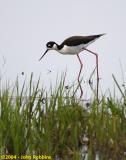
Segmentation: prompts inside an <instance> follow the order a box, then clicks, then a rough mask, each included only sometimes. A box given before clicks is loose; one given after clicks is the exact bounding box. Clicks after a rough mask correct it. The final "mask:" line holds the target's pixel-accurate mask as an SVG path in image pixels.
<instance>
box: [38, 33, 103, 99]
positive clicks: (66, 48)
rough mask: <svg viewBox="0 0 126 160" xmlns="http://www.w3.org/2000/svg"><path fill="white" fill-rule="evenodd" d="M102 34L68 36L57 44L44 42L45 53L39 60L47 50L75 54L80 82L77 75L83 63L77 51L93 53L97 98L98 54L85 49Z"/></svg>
mask: <svg viewBox="0 0 126 160" xmlns="http://www.w3.org/2000/svg"><path fill="white" fill-rule="evenodd" d="M103 35H104V34H99V35H91V36H72V37H69V38H67V39H66V40H64V41H63V42H62V43H61V44H60V45H58V44H57V43H56V42H54V41H49V42H48V43H47V44H46V47H47V50H46V51H45V53H44V54H43V55H42V57H41V58H40V59H39V60H41V59H42V58H43V57H44V56H45V54H46V53H47V52H48V51H49V50H56V51H57V52H59V53H61V54H64V55H77V57H78V60H79V62H80V65H81V68H80V72H79V75H78V82H80V81H79V77H80V74H81V71H82V67H83V64H82V62H81V59H80V57H79V53H80V52H82V51H83V50H86V51H88V52H90V53H92V54H93V55H95V56H96V67H97V98H98V82H99V73H98V54H97V53H94V52H92V51H90V50H89V49H87V46H88V45H90V44H91V43H93V42H94V41H95V40H96V39H98V38H99V37H101V36H103ZM80 89H81V96H80V97H82V95H83V90H82V87H81V86H80Z"/></svg>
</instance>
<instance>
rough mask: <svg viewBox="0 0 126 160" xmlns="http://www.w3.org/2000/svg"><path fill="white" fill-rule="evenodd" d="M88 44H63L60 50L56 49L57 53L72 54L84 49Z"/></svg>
mask: <svg viewBox="0 0 126 160" xmlns="http://www.w3.org/2000/svg"><path fill="white" fill-rule="evenodd" d="M87 46H88V44H86V45H84V44H81V45H78V46H66V45H64V47H63V48H62V49H61V50H58V52H59V53H61V54H69V55H74V54H78V53H80V52H81V51H83V50H84V48H86V47H87Z"/></svg>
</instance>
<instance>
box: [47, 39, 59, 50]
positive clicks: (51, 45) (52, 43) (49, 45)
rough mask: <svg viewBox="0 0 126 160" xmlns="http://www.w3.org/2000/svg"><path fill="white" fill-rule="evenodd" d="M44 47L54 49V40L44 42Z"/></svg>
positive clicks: (55, 46) (55, 45)
mask: <svg viewBox="0 0 126 160" xmlns="http://www.w3.org/2000/svg"><path fill="white" fill-rule="evenodd" d="M46 47H47V48H48V49H54V50H56V49H57V44H56V43H55V42H53V41H50V42H48V43H47V44H46Z"/></svg>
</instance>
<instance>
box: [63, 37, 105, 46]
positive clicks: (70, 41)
mask: <svg viewBox="0 0 126 160" xmlns="http://www.w3.org/2000/svg"><path fill="white" fill-rule="evenodd" d="M103 35H104V34H99V35H91V36H72V37H69V38H67V39H66V40H64V41H63V43H62V44H61V46H63V45H67V46H77V45H80V44H87V43H89V42H91V41H93V40H95V39H97V38H99V37H101V36H103Z"/></svg>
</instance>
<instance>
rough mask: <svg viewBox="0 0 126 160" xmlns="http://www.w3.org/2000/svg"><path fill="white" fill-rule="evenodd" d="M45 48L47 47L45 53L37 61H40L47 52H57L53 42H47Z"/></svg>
mask: <svg viewBox="0 0 126 160" xmlns="http://www.w3.org/2000/svg"><path fill="white" fill-rule="evenodd" d="M46 47H47V50H46V51H45V53H44V54H43V55H42V57H41V58H40V59H39V60H41V59H42V58H43V57H44V56H45V54H46V53H47V52H48V51H49V50H57V49H58V45H57V44H56V43H55V42H53V41H50V42H48V43H47V44H46Z"/></svg>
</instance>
